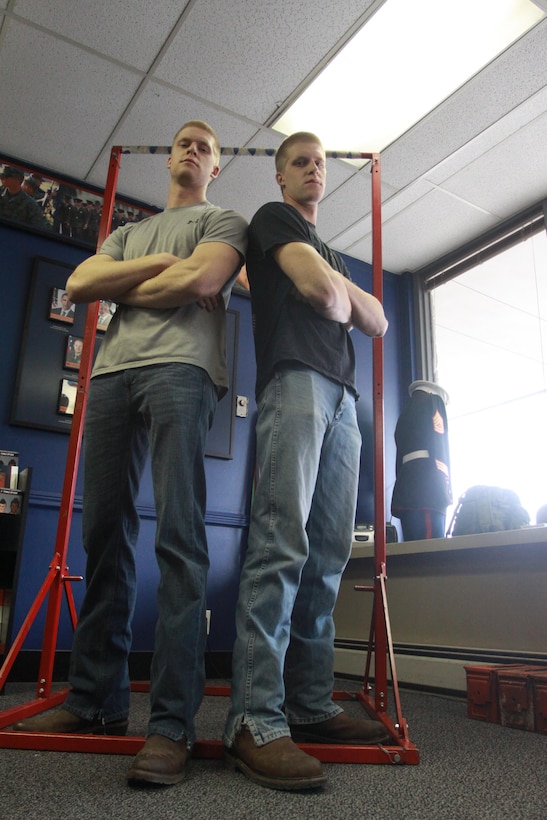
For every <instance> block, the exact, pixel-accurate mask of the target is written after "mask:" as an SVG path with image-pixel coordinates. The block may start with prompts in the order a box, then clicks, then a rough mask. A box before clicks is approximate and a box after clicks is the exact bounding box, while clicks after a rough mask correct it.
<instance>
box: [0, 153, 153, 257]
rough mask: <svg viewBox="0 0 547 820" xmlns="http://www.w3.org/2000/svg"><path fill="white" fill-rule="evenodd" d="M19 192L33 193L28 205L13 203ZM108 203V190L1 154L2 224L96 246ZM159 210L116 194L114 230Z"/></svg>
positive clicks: (93, 247)
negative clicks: (106, 192) (102, 216)
mask: <svg viewBox="0 0 547 820" xmlns="http://www.w3.org/2000/svg"><path fill="white" fill-rule="evenodd" d="M6 173H7V174H8V175H9V176H6ZM19 191H23V193H24V194H25V195H26V197H28V200H26V207H25V208H21V207H17V206H16V205H15V204H12V201H11V198H10V195H12V194H14V193H18V192H19ZM103 206H104V189H102V188H98V187H96V186H94V185H88V184H86V183H83V182H81V181H79V180H76V179H74V178H72V177H68V176H65V175H62V174H58V173H56V172H55V171H51V170H48V169H46V168H42V167H41V166H38V165H34V164H32V163H28V162H25V161H24V160H21V159H17V158H14V157H11V156H9V155H7V154H0V222H7V223H8V224H13V225H16V226H17V227H20V228H23V229H24V230H29V231H31V232H33V233H39V234H46V235H49V236H54V237H56V238H58V239H59V240H62V241H63V242H67V243H69V244H75V245H80V246H82V247H86V248H91V249H93V250H95V249H96V247H97V240H98V234H99V225H100V220H101V214H102V209H103ZM160 210H161V208H158V207H155V206H153V205H150V204H145V203H143V202H139V201H137V200H135V199H131V198H128V197H124V196H117V197H116V199H115V202H114V211H113V215H112V224H111V227H110V230H111V231H112V230H114V229H115V228H117V227H119V226H120V225H124V224H126V222H140V221H141V220H142V219H145V218H146V217H148V216H153V215H154V214H156V213H158V212H159V211H160Z"/></svg>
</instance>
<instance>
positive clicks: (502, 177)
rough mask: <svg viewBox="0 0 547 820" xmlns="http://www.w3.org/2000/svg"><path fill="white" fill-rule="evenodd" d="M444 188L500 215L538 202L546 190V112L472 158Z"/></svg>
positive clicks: (508, 213) (546, 192) (507, 214)
mask: <svg viewBox="0 0 547 820" xmlns="http://www.w3.org/2000/svg"><path fill="white" fill-rule="evenodd" d="M490 180H495V185H491V184H489V181H490ZM443 188H445V189H446V190H447V191H450V192H451V193H454V194H456V195H457V196H460V197H462V198H463V199H465V200H467V201H468V202H472V203H473V204H474V205H477V206H478V207H480V208H484V209H485V210H487V211H490V212H491V213H495V214H497V215H498V216H499V217H501V218H507V217H509V216H511V215H512V214H514V213H515V212H517V211H520V210H524V208H525V207H526V205H528V204H529V203H530V202H539V201H540V200H541V199H543V198H544V197H545V195H546V194H547V114H543V116H540V117H537V119H535V120H533V121H532V122H531V123H530V124H529V125H525V126H523V127H522V128H520V129H519V130H518V131H517V132H516V133H514V134H512V135H511V136H510V137H508V138H507V139H506V140H504V141H503V142H501V143H500V144H499V145H497V146H495V147H493V148H491V149H490V150H489V151H487V152H486V153H485V154H483V155H482V156H481V157H479V158H478V159H476V160H475V161H474V162H471V163H470V164H469V165H467V166H466V167H465V168H464V169H463V170H462V171H460V172H459V173H457V174H455V175H454V176H453V177H451V178H450V179H448V180H446V181H445V182H444V183H443Z"/></svg>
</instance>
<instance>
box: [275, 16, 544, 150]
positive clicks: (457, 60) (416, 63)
mask: <svg viewBox="0 0 547 820" xmlns="http://www.w3.org/2000/svg"><path fill="white" fill-rule="evenodd" d="M544 16H545V14H544V12H543V11H541V9H540V8H539V7H538V5H536V3H535V2H533V0H457V1H456V2H450V3H447V2H439V0H410V1H409V0H386V2H385V3H384V4H383V5H382V6H381V7H380V8H379V9H378V11H377V12H376V13H375V14H374V16H373V17H371V18H370V19H369V20H368V22H367V23H366V24H365V25H364V26H363V28H362V29H361V30H360V31H359V32H358V33H357V34H356V35H355V36H354V37H353V38H352V39H351V40H350V41H349V42H348V44H347V45H346V46H345V48H343V49H342V50H341V51H340V52H339V53H338V54H337V55H336V56H335V57H334V58H333V59H332V60H331V62H330V63H329V64H328V65H327V66H326V68H325V69H324V70H323V71H322V72H321V73H320V74H319V75H318V77H317V78H316V79H315V80H314V81H313V82H312V83H311V85H310V86H308V88H307V89H306V90H305V91H304V92H303V93H302V94H301V95H300V97H299V98H298V99H297V100H296V101H295V102H294V103H293V104H292V105H291V106H290V107H289V108H288V110H287V111H286V112H285V113H284V114H283V115H282V116H281V117H280V119H279V120H277V122H276V123H275V124H274V125H273V126H272V127H273V128H274V129H275V130H276V131H281V132H282V133H283V134H292V133H294V132H295V131H312V132H314V133H317V134H318V136H319V137H320V138H321V141H322V142H323V145H324V146H325V148H327V149H328V150H341V151H343V150H348V151H367V152H368V151H380V150H382V149H383V148H385V147H386V146H387V145H389V144H390V143H391V142H393V141H394V140H395V139H397V137H399V136H401V134H403V133H404V132H405V131H407V130H408V129H409V128H410V127H411V126H412V125H414V124H415V123H416V122H418V120H420V119H421V118H422V117H424V116H425V115H426V114H428V113H429V112H430V111H432V110H433V109H434V108H435V107H436V106H437V105H439V103H441V102H442V101H443V100H445V99H446V98H447V97H449V96H450V95H451V94H452V93H453V92H454V91H455V90H456V89H457V88H459V87H460V86H461V85H462V84H463V83H465V82H466V80H468V79H469V78H470V77H472V76H473V75H474V74H476V73H477V72H478V71H480V69H482V68H484V66H485V65H487V64H488V63H489V62H491V61H492V60H493V59H494V58H495V57H496V56H497V55H498V54H500V53H501V52H502V51H503V50H504V49H505V48H507V47H508V46H509V45H510V44H511V43H513V42H514V41H515V40H516V39H518V37H520V36H522V35H523V34H524V33H525V32H526V31H528V30H529V29H530V28H531V27H532V26H533V25H534V24H535V23H537V22H538V21H539V20H541V19H542V17H544ZM360 164H361V163H360Z"/></svg>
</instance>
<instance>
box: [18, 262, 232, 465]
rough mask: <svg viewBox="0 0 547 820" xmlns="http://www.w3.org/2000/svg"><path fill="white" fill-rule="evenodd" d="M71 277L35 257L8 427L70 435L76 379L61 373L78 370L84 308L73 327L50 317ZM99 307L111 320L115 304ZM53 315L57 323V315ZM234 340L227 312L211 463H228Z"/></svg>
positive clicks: (58, 265) (61, 265)
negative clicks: (223, 377)
mask: <svg viewBox="0 0 547 820" xmlns="http://www.w3.org/2000/svg"><path fill="white" fill-rule="evenodd" d="M71 272H72V267H70V266H68V265H65V264H64V263H62V262H57V261H55V260H53V259H46V258H43V257H37V258H36V259H35V261H34V267H33V271H32V278H31V284H30V292H29V295H28V298H27V312H26V316H25V325H24V329H23V337H22V340H21V347H20V354H19V364H18V370H17V380H16V384H15V389H14V391H13V402H12V407H11V415H10V424H15V425H19V426H21V427H35V428H38V429H41V430H51V431H55V432H58V433H67V434H68V433H70V429H71V426H72V418H73V414H74V403H75V399H76V387H77V384H78V382H77V380H76V373H74V374H73V375H74V379H73V378H71V377H70V375H68V374H67V373H66V370H67V369H68V370H73V371H77V370H78V369H79V361H78V358H79V356H80V355H81V354H80V353H79V352H78V348H79V347H80V345H82V347H83V344H84V335H85V324H86V318H87V309H88V306H87V305H85V304H79V305H75V310H74V319H73V321H72V322H64V321H52V319H51V318H50V314H51V310H52V309H53V308H52V305H53V299H55V302H56V303H57V302H58V301H60V300H61V297H62V293H63V292H65V285H66V280H67V278H68V276H69V275H70V274H71ZM104 304H105V305H106V307H107V309H108V310H109V312H110V313H111V317H112V315H113V311H114V310H115V305H114V303H109V302H105V303H104ZM45 305H47V311H45V310H44V306H45ZM54 315H55V317H56V318H57V314H54ZM103 338H104V333H97V334H96V337H95V349H94V353H93V356H94V358H96V356H97V353H98V351H99V348H100V346H101V343H102V341H103ZM238 338H239V312H238V311H236V310H232V309H229V310H228V311H227V312H226V357H227V365H228V376H229V388H228V393H227V395H226V396H224V398H223V399H222V401H220V402H219V404H218V408H217V411H216V414H215V418H214V421H213V425H212V427H211V429H210V431H209V435H208V437H207V446H206V450H205V454H206V455H207V456H212V457H214V458H224V459H229V458H232V457H233V441H234V419H235V414H236V387H235V386H236V378H237V372H236V371H237V349H238ZM66 398H68V403H67V401H66Z"/></svg>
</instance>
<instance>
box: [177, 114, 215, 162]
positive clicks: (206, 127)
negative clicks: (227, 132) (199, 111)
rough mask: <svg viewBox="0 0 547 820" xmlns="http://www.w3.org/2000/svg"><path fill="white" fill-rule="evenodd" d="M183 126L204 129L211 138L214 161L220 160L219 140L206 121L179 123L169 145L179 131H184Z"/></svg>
mask: <svg viewBox="0 0 547 820" xmlns="http://www.w3.org/2000/svg"><path fill="white" fill-rule="evenodd" d="M185 128H201V130H202V131H206V132H207V133H208V134H209V135H210V136H211V137H212V138H213V153H214V157H215V162H217V163H218V162H219V160H220V140H219V138H218V136H217V134H216V131H215V130H214V128H212V127H211V126H210V125H209V124H208V123H206V122H203V120H188V122H185V123H184V125H181V127H180V128H179V130H178V131H177V133H176V134H175V136H174V138H173V142H172V143H171V147H173V145H174V144H175V142H176V141H177V137H178V135H179V134H180V132H181V131H184V129H185Z"/></svg>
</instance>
